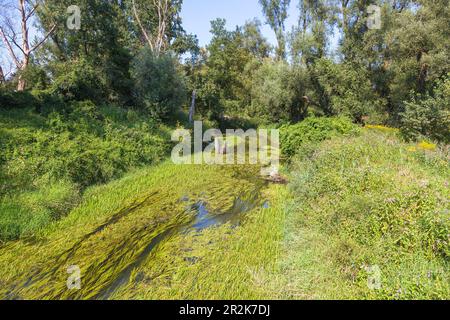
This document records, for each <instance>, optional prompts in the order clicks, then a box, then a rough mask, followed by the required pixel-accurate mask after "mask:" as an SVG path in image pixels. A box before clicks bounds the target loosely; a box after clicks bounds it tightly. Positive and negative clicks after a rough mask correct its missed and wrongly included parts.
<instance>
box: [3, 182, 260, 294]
mask: <svg viewBox="0 0 450 320" xmlns="http://www.w3.org/2000/svg"><path fill="white" fill-rule="evenodd" d="M256 180H258V179H255V183H254V188H253V189H252V190H251V191H248V192H245V193H240V194H238V195H236V196H235V197H234V201H233V204H232V205H231V206H229V208H228V209H211V207H210V205H209V204H208V201H207V200H205V199H204V197H203V196H202V195H200V197H199V198H198V199H190V198H189V197H188V196H185V197H183V198H182V199H180V200H179V201H178V203H179V204H180V205H182V206H184V211H183V212H180V213H179V214H178V215H176V216H175V217H174V218H172V219H171V220H170V221H165V222H164V220H162V222H145V221H146V220H143V222H142V223H137V224H135V223H133V224H131V225H129V223H130V222H129V221H128V220H127V219H128V218H130V219H131V221H134V220H135V219H136V217H140V211H139V210H144V211H145V210H148V209H147V206H148V205H149V204H150V203H152V202H153V201H155V199H156V197H160V196H161V195H160V194H158V192H154V193H152V194H149V195H148V196H147V197H146V198H144V199H143V200H142V201H140V202H138V203H134V204H133V205H131V206H129V207H127V208H124V209H122V210H120V211H119V212H117V213H116V214H114V215H112V216H111V217H110V218H109V219H107V220H106V221H105V222H104V223H102V224H100V225H99V226H97V227H95V228H94V229H93V230H92V231H91V232H88V233H86V234H85V235H84V236H82V237H81V238H80V239H79V240H78V241H77V242H75V243H74V244H73V245H71V247H70V248H69V249H67V250H65V251H64V252H62V253H60V254H59V255H57V256H56V257H55V258H54V259H53V261H46V262H45V264H43V265H39V266H36V267H35V268H33V270H31V271H29V272H27V274H26V275H24V277H23V278H22V280H18V281H16V282H15V283H14V284H13V285H12V286H10V287H9V289H7V291H6V294H5V295H4V296H3V297H1V295H0V297H1V298H4V299H100V300H102V299H103V300H106V299H109V298H110V297H112V296H113V295H114V294H115V293H116V292H117V291H118V290H119V289H121V288H122V287H123V286H125V285H127V284H128V283H129V282H130V279H131V278H132V275H133V273H134V272H135V271H136V270H138V269H139V268H140V267H141V266H142V265H143V264H145V265H147V264H149V263H152V260H151V258H149V257H150V256H151V255H152V254H155V253H157V252H158V250H160V249H161V247H162V245H163V244H164V243H166V242H167V241H170V240H171V238H172V237H175V236H177V235H180V234H192V233H201V232H202V231H203V230H205V229H208V228H214V227H217V226H221V225H225V224H229V225H230V228H236V227H238V226H239V225H240V224H241V223H243V222H244V221H245V217H246V213H247V212H249V211H251V210H252V209H254V208H256V207H261V208H266V203H264V202H263V201H262V200H261V195H260V191H261V188H262V186H263V184H262V183H261V182H260V181H256ZM220 192H221V190H220V189H217V190H209V192H208V196H210V197H214V196H215V193H220ZM205 194H206V193H205ZM164 210H172V209H171V207H170V205H169V207H164ZM127 225H129V226H131V227H126V226H127ZM116 226H117V230H119V231H120V230H128V232H126V233H118V234H117V233H114V232H115V231H114V230H116V229H115V228H116ZM104 237H107V238H106V239H108V242H105V243H110V242H111V246H107V247H106V250H107V251H103V252H102V251H101V249H100V246H99V244H101V242H102V241H104V240H102V239H103V238H104ZM114 238H116V239H115V240H114ZM113 240H114V241H113ZM91 248H92V249H91ZM89 250H94V251H89ZM73 261H75V262H77V261H81V262H83V261H84V265H83V266H82V268H83V272H82V289H81V290H78V291H71V290H67V287H66V282H65V279H66V278H67V273H66V269H67V267H68V266H69V265H71V264H72V262H73ZM192 263H195V261H193V262H192Z"/></svg>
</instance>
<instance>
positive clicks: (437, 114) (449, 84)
mask: <svg viewBox="0 0 450 320" xmlns="http://www.w3.org/2000/svg"><path fill="white" fill-rule="evenodd" d="M401 117H402V125H401V132H402V134H403V136H404V137H405V138H406V139H408V140H417V139H418V138H420V137H421V136H425V137H430V138H432V139H434V140H436V141H441V142H444V143H449V142H450V74H449V75H447V78H446V79H444V80H442V81H439V82H438V83H437V85H436V88H435V90H434V92H433V94H431V95H430V94H427V95H425V96H422V97H421V96H417V97H414V98H413V99H412V100H411V101H409V102H405V111H404V112H403V113H402V114H401Z"/></svg>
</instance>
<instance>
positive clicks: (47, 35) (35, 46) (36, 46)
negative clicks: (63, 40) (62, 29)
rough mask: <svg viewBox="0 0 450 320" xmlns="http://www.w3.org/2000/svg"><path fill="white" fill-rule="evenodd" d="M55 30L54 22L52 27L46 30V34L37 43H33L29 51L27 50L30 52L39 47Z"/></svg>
mask: <svg viewBox="0 0 450 320" xmlns="http://www.w3.org/2000/svg"><path fill="white" fill-rule="evenodd" d="M55 30H56V24H54V25H53V27H52V28H51V29H50V30H49V31H48V32H47V34H46V35H45V36H44V38H43V39H42V40H41V41H39V42H38V43H37V44H35V45H34V46H33V47H32V48H31V49H30V51H29V52H28V53H29V54H30V53H31V52H33V51H34V50H36V49H37V48H39V47H40V46H41V45H42V44H43V43H44V42H45V41H46V40H47V39H48V37H50V36H51V34H52V33H53V32H54V31H55Z"/></svg>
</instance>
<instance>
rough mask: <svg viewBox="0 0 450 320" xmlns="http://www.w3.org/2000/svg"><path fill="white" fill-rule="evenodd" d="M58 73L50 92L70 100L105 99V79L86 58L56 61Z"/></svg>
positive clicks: (56, 71)
mask: <svg viewBox="0 0 450 320" xmlns="http://www.w3.org/2000/svg"><path fill="white" fill-rule="evenodd" d="M55 73H56V74H57V75H58V76H57V77H56V79H55V81H54V82H53V84H52V86H51V92H52V93H54V94H57V95H59V96H61V97H63V98H64V100H66V101H70V100H79V101H82V100H93V101H98V102H101V100H103V99H105V98H106V97H105V81H104V79H102V78H101V77H100V73H99V70H96V69H95V68H94V66H93V65H92V64H91V63H89V62H88V61H87V60H86V59H84V58H81V59H79V60H73V61H72V62H71V63H58V64H56V66H55Z"/></svg>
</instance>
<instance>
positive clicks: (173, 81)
mask: <svg viewBox="0 0 450 320" xmlns="http://www.w3.org/2000/svg"><path fill="white" fill-rule="evenodd" d="M132 74H133V78H134V80H135V89H134V94H135V95H136V98H137V101H138V102H140V104H141V105H142V106H143V107H144V108H145V109H146V110H147V111H148V112H149V113H150V114H151V115H152V116H153V117H154V118H156V119H162V120H167V119H168V118H169V117H170V116H172V115H174V113H175V112H176V111H177V110H178V109H179V108H180V107H181V106H182V104H183V103H184V102H185V101H186V98H187V94H186V90H185V83H184V80H183V77H182V76H181V75H180V73H179V71H178V70H177V67H176V60H175V59H174V58H173V57H172V56H171V55H169V54H159V55H156V53H154V51H153V50H152V49H151V48H150V47H144V48H143V49H141V51H140V52H139V53H138V55H137V56H136V57H135V58H134V61H133V68H132Z"/></svg>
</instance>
